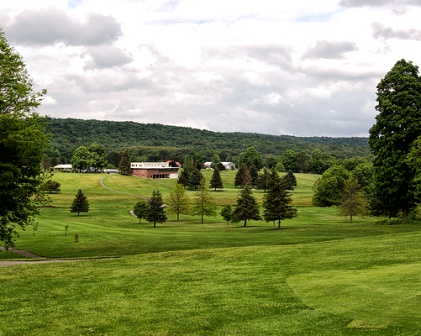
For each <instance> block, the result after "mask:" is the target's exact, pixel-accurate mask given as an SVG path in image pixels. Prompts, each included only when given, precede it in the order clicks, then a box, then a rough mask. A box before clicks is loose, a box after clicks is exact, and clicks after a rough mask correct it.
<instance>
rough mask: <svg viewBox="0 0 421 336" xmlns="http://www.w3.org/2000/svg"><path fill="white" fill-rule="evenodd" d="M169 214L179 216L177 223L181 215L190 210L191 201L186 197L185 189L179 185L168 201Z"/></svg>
mask: <svg viewBox="0 0 421 336" xmlns="http://www.w3.org/2000/svg"><path fill="white" fill-rule="evenodd" d="M167 205H168V210H167V211H168V213H170V214H175V215H177V221H179V219H180V214H181V213H187V212H188V210H189V205H190V200H189V197H188V196H187V195H186V190H185V189H184V187H183V186H182V185H181V184H179V183H177V185H176V186H175V188H174V189H173V190H172V191H171V192H170V194H169V195H168V199H167Z"/></svg>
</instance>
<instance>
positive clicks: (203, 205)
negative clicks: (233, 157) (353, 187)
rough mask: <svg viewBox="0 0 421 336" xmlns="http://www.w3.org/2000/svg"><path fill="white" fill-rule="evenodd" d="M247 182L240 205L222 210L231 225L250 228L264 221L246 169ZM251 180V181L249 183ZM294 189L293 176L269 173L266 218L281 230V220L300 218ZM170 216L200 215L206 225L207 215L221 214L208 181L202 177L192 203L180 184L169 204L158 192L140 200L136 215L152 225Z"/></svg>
mask: <svg viewBox="0 0 421 336" xmlns="http://www.w3.org/2000/svg"><path fill="white" fill-rule="evenodd" d="M245 175H246V177H245V179H246V182H245V183H244V185H243V187H242V189H241V190H240V192H239V195H238V197H237V201H236V205H235V206H234V208H232V206H231V205H225V206H224V207H223V208H222V210H221V215H222V217H223V218H224V220H226V221H227V222H232V223H239V222H243V223H244V224H243V225H244V226H247V221H249V220H261V219H262V216H261V215H260V207H259V205H258V203H257V201H256V198H255V197H254V196H253V192H252V185H251V175H250V172H248V170H247V169H246V170H245ZM247 181H248V182H247ZM291 190H293V188H292V187H291V181H290V177H288V176H287V175H285V176H284V177H282V178H281V177H280V176H279V174H278V172H277V171H276V170H275V169H274V168H272V169H271V170H270V171H269V173H268V187H267V189H266V191H265V194H264V196H263V204H262V205H263V208H264V211H263V219H264V220H265V221H267V222H277V225H278V228H280V227H281V220H284V219H288V218H293V217H295V216H296V213H297V211H296V209H294V208H293V207H291V201H292V199H291V193H290V191H291ZM164 208H167V212H168V213H170V214H174V215H176V216H177V221H178V220H179V218H180V214H190V215H197V216H200V217H201V221H202V223H203V221H204V216H215V215H216V214H217V212H216V209H217V205H216V203H215V201H214V199H213V197H212V196H211V195H210V193H209V190H208V188H207V186H206V180H205V179H204V178H202V180H201V181H200V187H199V188H198V190H197V191H196V193H195V195H194V197H193V200H192V201H190V199H189V197H188V196H187V195H186V189H185V188H184V186H183V185H181V184H179V183H178V184H177V185H176V186H175V188H174V190H173V191H171V193H170V194H169V195H168V198H167V199H166V200H165V204H164V201H163V198H162V195H161V193H160V192H159V191H158V190H156V191H154V192H153V193H152V197H151V198H150V199H149V200H148V201H146V200H141V201H138V202H137V203H136V204H135V206H134V209H133V213H134V214H135V215H136V216H137V217H138V218H139V221H140V220H141V219H142V218H145V219H146V220H147V221H149V222H153V224H154V227H155V226H156V223H162V222H165V221H166V220H167V217H166V214H165V210H164Z"/></svg>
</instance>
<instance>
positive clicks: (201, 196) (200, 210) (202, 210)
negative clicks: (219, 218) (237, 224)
mask: <svg viewBox="0 0 421 336" xmlns="http://www.w3.org/2000/svg"><path fill="white" fill-rule="evenodd" d="M192 214H193V215H199V216H201V220H202V223H203V217H204V216H215V215H216V203H215V201H214V199H213V197H212V196H211V195H210V194H209V191H208V190H207V188H206V180H205V179H204V178H203V179H202V180H201V181H200V189H199V190H198V191H197V192H196V194H195V196H194V199H193V205H192Z"/></svg>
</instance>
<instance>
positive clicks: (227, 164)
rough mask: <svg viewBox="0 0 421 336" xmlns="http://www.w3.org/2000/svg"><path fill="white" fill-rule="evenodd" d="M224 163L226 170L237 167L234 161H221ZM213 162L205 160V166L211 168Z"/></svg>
mask: <svg viewBox="0 0 421 336" xmlns="http://www.w3.org/2000/svg"><path fill="white" fill-rule="evenodd" d="M221 163H222V165H223V166H224V167H225V170H231V169H235V164H234V163H232V162H221ZM211 164H212V162H209V161H208V162H205V163H204V165H205V168H206V169H209V168H210V167H211Z"/></svg>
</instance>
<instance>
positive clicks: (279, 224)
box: [278, 219, 281, 229]
mask: <svg viewBox="0 0 421 336" xmlns="http://www.w3.org/2000/svg"><path fill="white" fill-rule="evenodd" d="M280 228H281V220H280V219H278V229H280Z"/></svg>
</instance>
